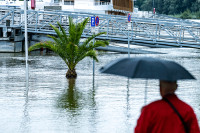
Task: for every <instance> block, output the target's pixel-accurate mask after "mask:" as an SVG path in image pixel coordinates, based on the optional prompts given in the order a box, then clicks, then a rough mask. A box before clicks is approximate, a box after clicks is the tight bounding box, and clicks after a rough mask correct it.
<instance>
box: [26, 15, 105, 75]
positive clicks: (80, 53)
mask: <svg viewBox="0 0 200 133" xmlns="http://www.w3.org/2000/svg"><path fill="white" fill-rule="evenodd" d="M88 21H89V18H86V19H85V20H84V21H82V22H81V23H77V24H76V23H74V22H73V19H72V18H71V17H69V29H68V32H69V35H67V34H66V32H65V30H64V29H63V28H62V26H61V24H60V23H59V22H57V24H58V26H59V28H60V30H59V29H58V28H57V27H55V26H53V25H51V24H50V26H51V27H52V28H53V29H54V31H55V32H56V34H57V37H56V36H51V35H48V37H50V38H52V39H53V40H54V41H45V42H39V43H36V44H34V45H32V46H30V47H29V51H32V50H36V49H40V48H47V49H50V50H52V51H54V52H55V53H56V54H57V55H59V56H60V57H61V58H62V59H63V60H64V62H65V63H66V64H67V66H68V71H67V73H66V77H67V78H76V77H77V73H76V69H75V67H76V65H77V64H78V63H79V62H80V61H81V60H83V59H84V58H85V57H91V58H93V59H94V60H95V61H98V59H97V54H96V51H95V50H94V49H95V48H97V47H99V46H103V47H104V46H106V45H108V41H101V40H98V41H96V42H95V43H94V44H93V42H92V40H93V38H95V37H97V36H100V35H102V34H106V32H101V33H98V34H94V35H92V36H91V37H89V38H87V39H85V41H83V42H81V35H82V33H83V30H84V29H85V27H86V25H87V23H88Z"/></svg>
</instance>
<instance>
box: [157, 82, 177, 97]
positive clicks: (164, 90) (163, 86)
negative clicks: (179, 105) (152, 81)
mask: <svg viewBox="0 0 200 133" xmlns="http://www.w3.org/2000/svg"><path fill="white" fill-rule="evenodd" d="M177 87H178V85H177V82H176V81H164V80H160V95H161V96H162V97H163V96H165V95H167V94H174V92H175V91H176V89H177Z"/></svg>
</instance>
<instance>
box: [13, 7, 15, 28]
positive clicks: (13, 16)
mask: <svg viewBox="0 0 200 133" xmlns="http://www.w3.org/2000/svg"><path fill="white" fill-rule="evenodd" d="M14 13H15V12H14V9H13V10H12V25H14V16H15V14H14Z"/></svg>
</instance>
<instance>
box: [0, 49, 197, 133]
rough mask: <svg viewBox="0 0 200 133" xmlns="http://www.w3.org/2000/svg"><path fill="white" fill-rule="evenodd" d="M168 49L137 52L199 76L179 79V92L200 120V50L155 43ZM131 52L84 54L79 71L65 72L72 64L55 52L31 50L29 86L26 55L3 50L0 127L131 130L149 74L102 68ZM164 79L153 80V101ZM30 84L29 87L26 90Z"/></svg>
mask: <svg viewBox="0 0 200 133" xmlns="http://www.w3.org/2000/svg"><path fill="white" fill-rule="evenodd" d="M146 50H151V51H157V52H163V53H166V54H145V55H142V54H131V57H141V56H150V57H158V58H162V59H167V60H173V61H176V62H178V63H179V64H181V65H183V66H184V67H185V68H186V69H188V70H189V71H190V72H191V73H192V74H193V75H194V76H195V77H196V78H197V80H185V81H179V82H178V84H179V89H178V90H177V95H178V97H179V98H180V99H182V100H184V101H186V102H187V103H189V104H190V105H191V106H192V107H193V109H194V111H195V113H196V114H197V118H198V121H199V123H200V50H198V49H187V48H173V49H164V48H163V49H149V48H147V49H146ZM127 56H128V55H127V54H116V53H102V52H100V53H99V56H98V59H99V62H98V63H95V77H94V78H93V69H92V68H93V61H92V60H91V59H90V58H86V59H84V60H83V61H82V62H80V64H78V65H77V68H76V70H77V74H78V77H77V79H76V80H74V81H73V80H70V81H68V80H67V79H66V78H65V73H66V72H67V66H66V65H65V63H64V62H63V61H62V60H61V58H60V57H58V56H56V55H54V54H52V53H49V54H39V53H32V54H31V55H30V56H29V87H28V88H26V76H25V75H26V71H25V70H26V69H25V57H24V54H22V53H17V54H14V53H0V66H1V67H0V75H1V76H0V92H1V96H0V107H1V108H0V121H1V122H0V123H1V124H0V131H1V132H3V133H38V132H41V133H131V132H133V129H134V127H135V125H136V122H137V119H138V117H139V115H140V109H141V107H142V106H144V91H145V83H146V80H141V79H128V78H125V77H119V76H113V75H106V74H101V73H100V72H99V69H100V68H101V67H102V66H104V65H105V64H107V63H108V62H110V61H111V60H114V59H117V58H121V57H127ZM158 87H159V86H158V80H148V84H147V91H148V94H147V103H150V102H152V101H154V100H157V99H160V95H159V89H158ZM27 89H28V91H26V90H27Z"/></svg>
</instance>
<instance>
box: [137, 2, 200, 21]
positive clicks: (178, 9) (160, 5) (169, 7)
mask: <svg viewBox="0 0 200 133" xmlns="http://www.w3.org/2000/svg"><path fill="white" fill-rule="evenodd" d="M153 2H154V7H153ZM135 6H136V7H138V8H139V9H140V10H143V11H153V8H156V12H157V13H160V14H167V15H174V14H181V13H183V12H184V11H186V10H187V9H188V10H190V11H191V12H193V13H195V12H198V11H199V9H200V0H137V1H136V2H135ZM185 15H188V14H185ZM188 17H190V16H188Z"/></svg>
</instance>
